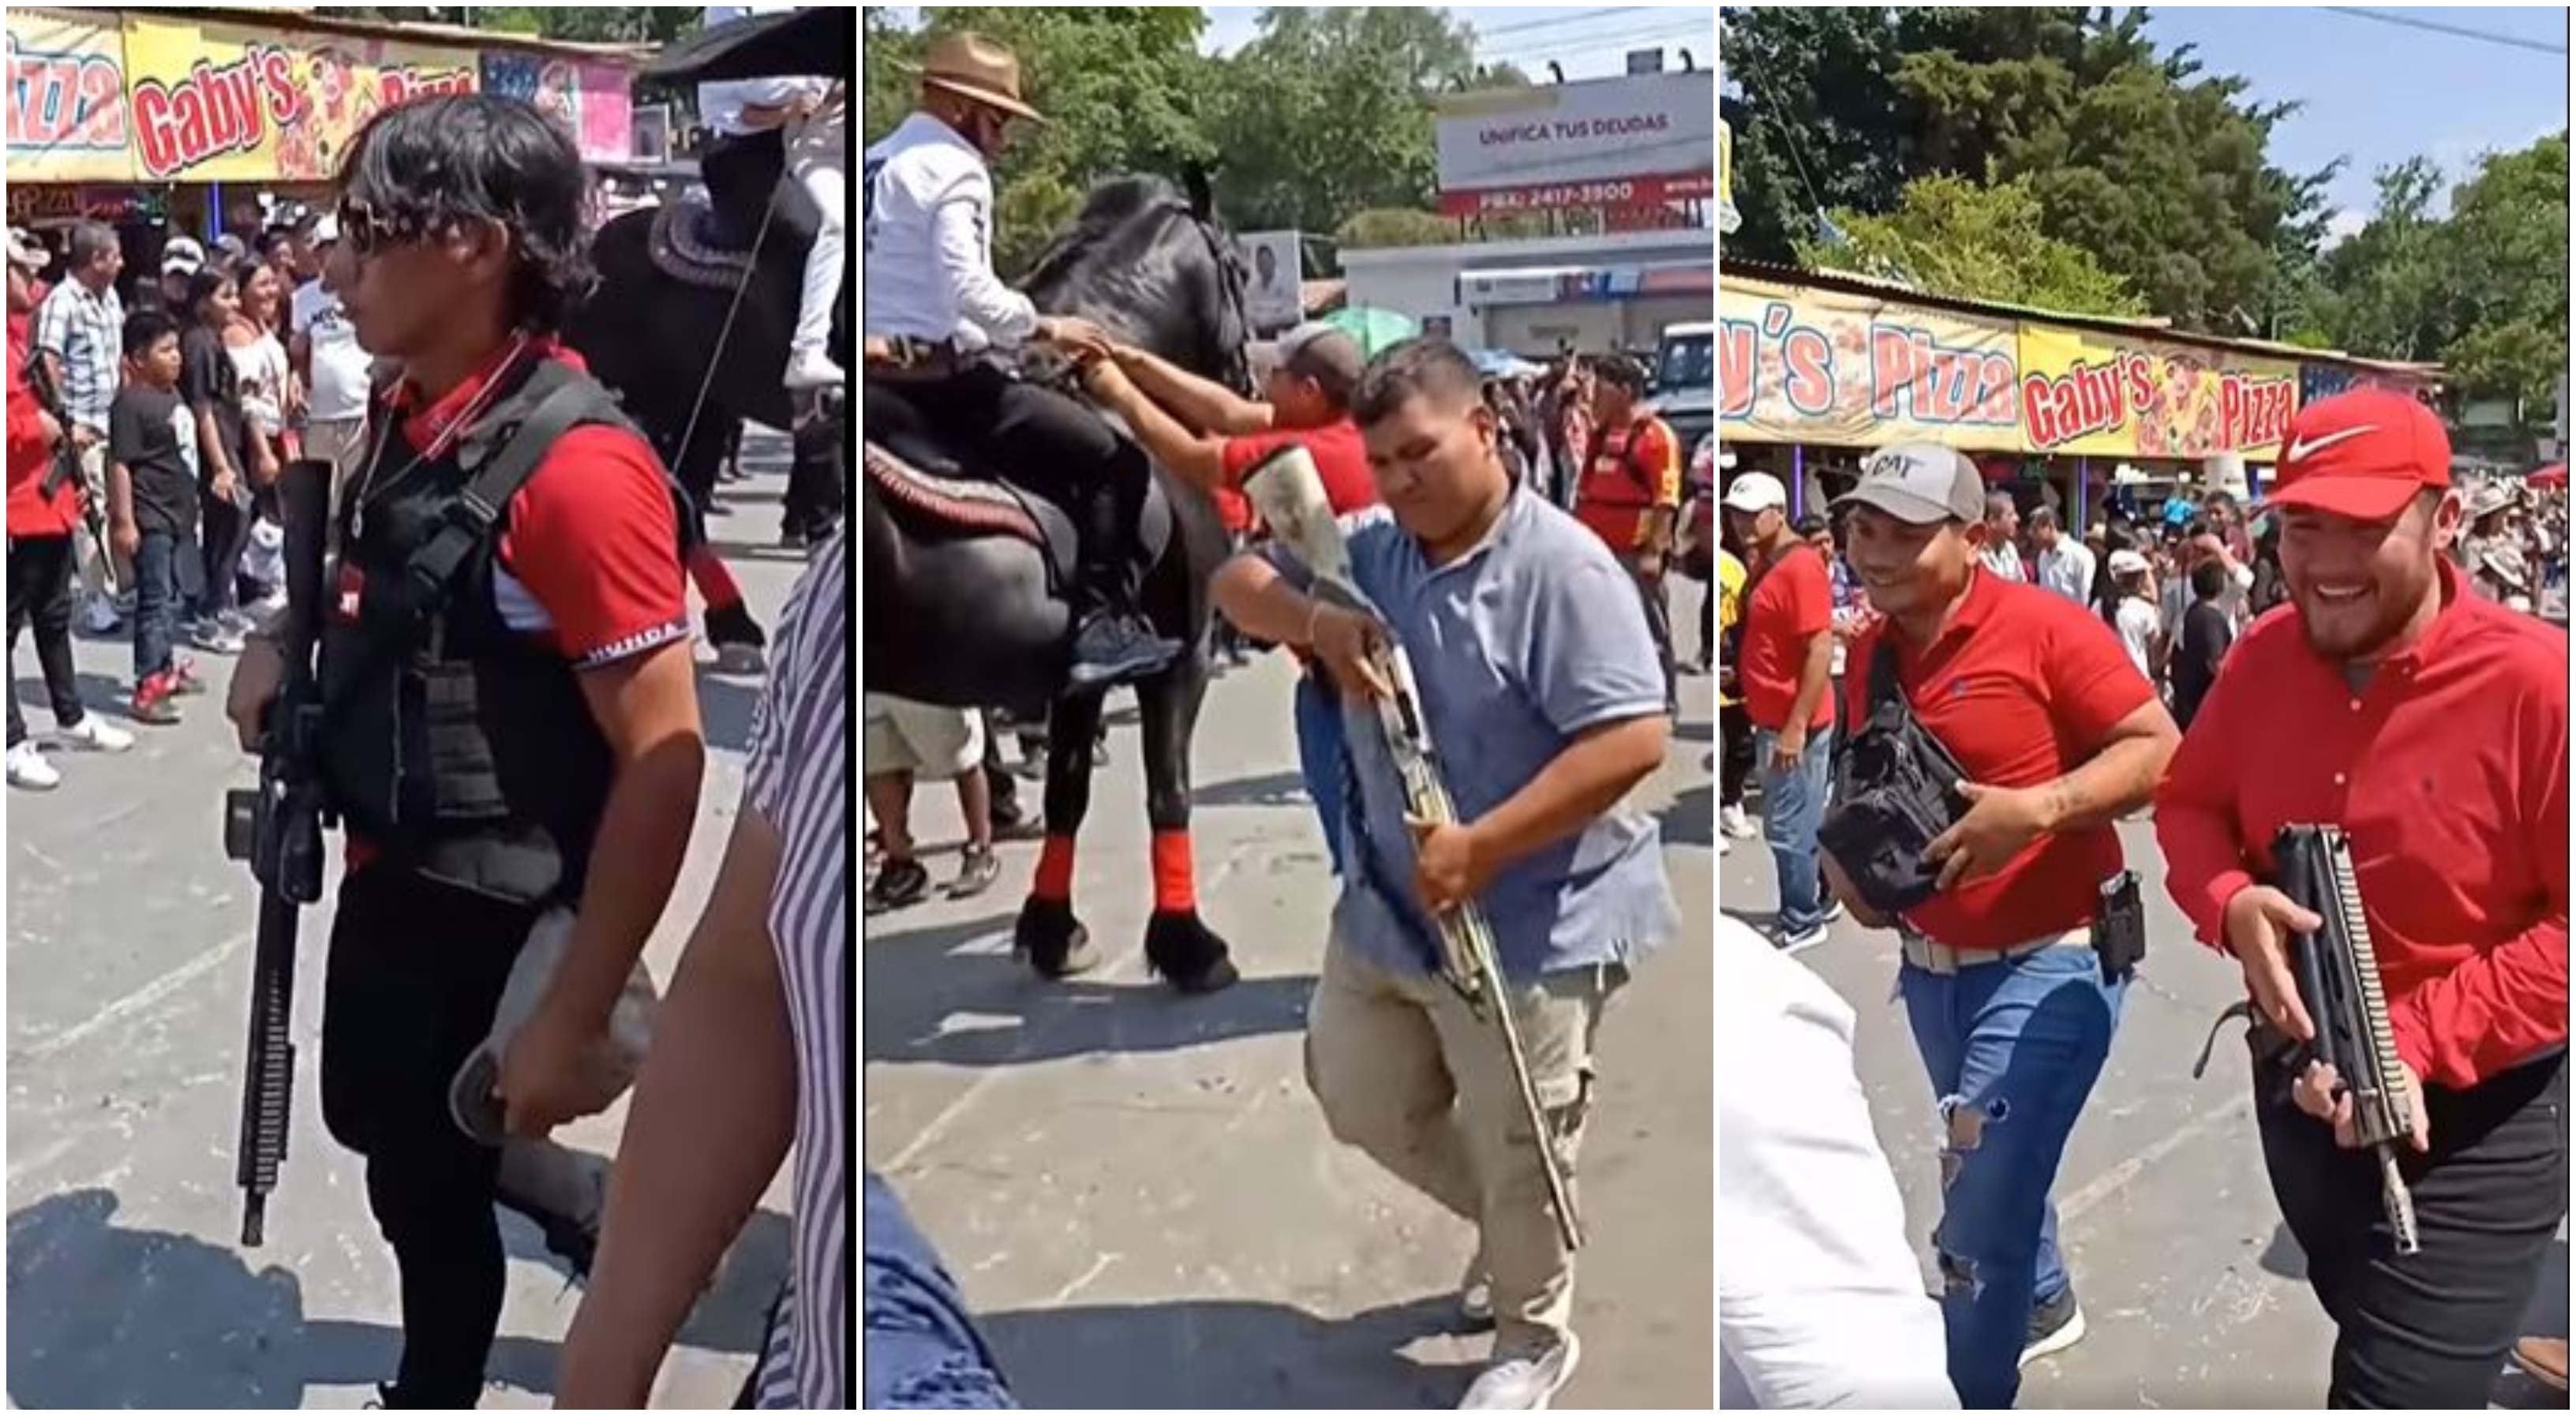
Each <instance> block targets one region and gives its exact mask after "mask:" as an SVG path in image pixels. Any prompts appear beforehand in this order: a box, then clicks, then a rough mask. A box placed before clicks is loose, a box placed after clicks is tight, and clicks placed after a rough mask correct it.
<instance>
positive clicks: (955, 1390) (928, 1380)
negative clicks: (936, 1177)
mask: <svg viewBox="0 0 2576 1416" xmlns="http://www.w3.org/2000/svg"><path fill="white" fill-rule="evenodd" d="M864 1194H865V1200H864V1205H865V1215H864V1226H865V1233H866V1236H867V1269H866V1277H865V1279H864V1284H865V1287H866V1304H865V1312H866V1323H867V1351H866V1356H865V1360H864V1362H863V1363H862V1366H863V1368H864V1370H865V1373H866V1376H867V1393H866V1395H867V1402H866V1406H867V1409H869V1410H871V1411H930V1410H945V1411H960V1410H978V1411H999V1410H1006V1409H1010V1408H1013V1407H1016V1406H1018V1405H1019V1403H1018V1402H1017V1401H1014V1400H1013V1399H1012V1398H1011V1390H1010V1387H1009V1385H1008V1384H1007V1383H1005V1382H1004V1380H1003V1378H1002V1372H1001V1368H1000V1365H999V1364H998V1363H996V1362H995V1361H994V1360H993V1349H992V1348H991V1347H989V1346H987V1345H986V1344H985V1341H984V1335H983V1333H982V1332H981V1331H979V1330H978V1329H977V1328H976V1326H975V1317H974V1315H973V1314H972V1313H970V1312H968V1311H967V1309H966V1296H965V1295H964V1294H962V1293H960V1292H958V1291H957V1282H956V1280H955V1279H953V1278H951V1277H949V1275H948V1270H947V1268H946V1266H945V1265H943V1264H941V1263H940V1261H939V1251H938V1250H936V1249H934V1248H932V1247H931V1245H930V1239H929V1237H928V1236H926V1235H924V1234H923V1233H922V1232H921V1230H920V1229H919V1228H918V1227H916V1226H915V1225H914V1224H913V1222H912V1215H911V1213H910V1212H908V1211H907V1210H905V1209H904V1207H903V1201H902V1200H900V1199H897V1198H896V1197H895V1193H894V1191H893V1190H891V1189H888V1188H887V1186H886V1183H885V1181H884V1180H883V1179H880V1178H879V1177H878V1175H877V1173H876V1172H875V1171H873V1170H872V1171H869V1172H868V1174H867V1180H866V1184H865V1189H864Z"/></svg>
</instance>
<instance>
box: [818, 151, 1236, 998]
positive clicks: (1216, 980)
mask: <svg viewBox="0 0 2576 1416" xmlns="http://www.w3.org/2000/svg"><path fill="white" fill-rule="evenodd" d="M1211 205H1212V204H1211V202H1210V199H1209V197H1208V194H1207V190H1206V183H1205V181H1204V179H1203V178H1198V177H1193V179H1192V181H1191V187H1190V191H1189V193H1188V195H1187V196H1186V197H1185V196H1184V195H1183V193H1182V192H1181V190H1180V189H1178V188H1176V187H1175V186H1174V185H1172V184H1171V183H1168V182H1164V181H1162V180H1159V179H1155V178H1143V177H1127V178H1119V179H1115V180H1112V181H1109V182H1106V183H1103V184H1102V185H1101V186H1099V187H1098V188H1096V189H1095V190H1094V191H1093V192H1092V194H1091V196H1090V199H1089V201H1088V202H1087V203H1086V204H1085V206H1084V209H1083V213H1082V216H1081V218H1080V220H1079V221H1078V222H1077V223H1076V224H1075V226H1074V227H1073V228H1072V230H1070V231H1069V232H1067V233H1066V234H1065V235H1064V236H1062V237H1061V238H1059V239H1058V240H1057V241H1056V242H1055V244H1054V245H1053V246H1052V247H1050V248H1049V249H1048V250H1047V252H1046V253H1045V254H1044V255H1043V256H1041V257H1040V258H1039V261H1038V263H1037V265H1036V267H1035V269H1034V271H1033V272H1032V273H1031V275H1030V276H1029V278H1028V280H1027V281H1026V282H1024V288H1025V289H1026V290H1027V292H1028V294H1029V296H1030V298H1031V299H1033V300H1034V301H1036V303H1037V305H1038V307H1039V308H1040V309H1042V310H1045V311H1047V312H1048V313H1050V314H1063V315H1079V316H1082V317H1084V318H1086V319H1090V320H1092V321H1094V322H1096V323H1098V324H1100V325H1102V326H1103V327H1105V328H1107V329H1109V330H1110V331H1111V332H1112V333H1113V334H1115V335H1116V336H1117V337H1119V338H1120V339H1122V340H1124V341H1126V342H1128V343H1132V344H1135V345H1137V346H1139V347H1142V348H1145V349H1148V350H1151V351H1153V352H1154V353H1156V354H1159V355H1161V356H1163V357H1164V358H1167V359H1169V360H1171V361H1172V362H1174V363H1176V364H1178V365H1180V366H1182V367H1184V368H1187V369H1190V370H1191V371H1193V372H1195V373H1198V374H1201V375H1203V376H1205V377H1209V378H1213V379H1217V380H1220V381H1222V382H1225V383H1227V384H1230V385H1232V386H1234V387H1236V388H1239V389H1245V390H1246V391H1248V390H1249V384H1250V376H1249V370H1248V365H1247V356H1246V350H1245V346H1246V344H1247V342H1248V341H1249V339H1250V337H1251V326H1250V321H1249V320H1248V319H1247V318H1246V316H1245V313H1244V307H1243V289H1244V280H1245V277H1244V270H1243V265H1242V261H1241V259H1240V258H1239V257H1238V256H1237V255H1236V254H1235V249H1234V245H1233V243H1232V242H1231V241H1230V240H1229V239H1227V238H1226V237H1225V236H1224V235H1223V234H1222V233H1221V232H1219V231H1218V230H1217V228H1216V227H1215V225H1214V222H1213V216H1212V212H1211ZM1027 372H1028V376H1030V377H1041V378H1056V377H1062V376H1064V374H1065V370H1063V369H1062V368H1061V367H1060V365H1057V364H1053V363H1050V362H1048V361H1046V360H1045V359H1044V356H1040V360H1039V362H1037V363H1035V364H1034V365H1033V366H1032V367H1031V368H1030V369H1029V370H1028V371H1027ZM863 431H869V430H867V429H864V428H863ZM880 437H882V434H880V433H873V432H872V433H871V439H870V441H869V443H868V447H867V450H866V462H867V469H866V475H865V476H863V477H862V478H861V482H860V518H861V520H860V536H861V540H860V550H859V554H860V569H861V573H862V575H863V576H864V587H865V588H864V590H863V592H862V595H861V600H860V612H861V617H862V621H863V624H862V629H861V633H862V635H863V636H864V640H863V642H864V647H865V652H866V656H867V657H866V663H867V676H868V682H867V687H868V688H869V689H870V690H873V691H878V692H884V693H890V694H893V695H895V696H897V697H901V698H908V699H913V700H915V701H919V702H926V703H941V704H949V705H953V706H956V707H963V708H982V707H1008V708H1012V709H1015V710H1023V711H1028V710H1042V711H1045V712H1046V713H1048V715H1049V717H1050V724H1049V732H1048V752H1047V781H1046V826H1047V832H1048V835H1047V843H1046V848H1045V854H1044V856H1043V857H1042V858H1041V862H1040V865H1039V869H1038V877H1037V880H1036V883H1035V885H1034V887H1033V888H1032V890H1031V891H1030V894H1029V897H1028V899H1027V901H1026V902H1025V903H1024V904H1023V905H1022V907H1021V910H1020V916H1019V923H1018V927H1017V930H1016V935H1015V942H1016V944H1017V946H1018V948H1019V950H1020V951H1021V952H1022V953H1024V954H1025V955H1026V956H1027V957H1028V959H1029V961H1030V963H1031V964H1032V965H1033V966H1034V967H1035V968H1036V969H1037V970H1038V972H1039V973H1041V974H1043V975H1045V976H1048V977H1061V976H1063V975H1065V974H1069V973H1075V972H1079V971H1081V970H1082V969H1085V968H1088V967H1090V966H1091V965H1092V964H1093V963H1095V962H1096V960H1097V955H1096V952H1095V951H1094V950H1093V949H1092V948H1091V946H1090V942H1089V933H1088V931H1087V930H1085V929H1084V928H1083V926H1082V924H1081V922H1080V921H1079V920H1078V919H1076V918H1075V916H1074V913H1073V901H1072V877H1073V845H1074V837H1075V835H1076V833H1077V832H1078V831H1079V830H1080V828H1081V825H1082V820H1083V817H1084V815H1085V814H1086V813H1087V812H1088V810H1089V809H1090V805H1091V770H1092V759H1091V744H1092V741H1093V739H1094V737H1095V736H1096V735H1097V733H1098V729H1099V725H1100V718H1101V710H1102V699H1103V695H1102V694H1098V693H1092V694H1084V695H1077V696H1070V697H1066V696H1060V695H1062V694H1063V686H1064V670H1065V664H1066V641H1067V638H1068V627H1069V619H1070V611H1069V609H1068V607H1067V605H1066V603H1065V601H1064V599H1063V598H1062V596H1061V594H1060V593H1059V587H1060V586H1061V584H1062V583H1063V581H1064V579H1065V578H1066V576H1067V574H1068V573H1069V570H1070V566H1071V559H1070V546H1069V543H1068V541H1067V537H1068V536H1069V534H1070V523H1069V522H1067V521H1065V520H1064V519H1063V518H1062V517H1061V515H1060V513H1059V512H1057V511H1056V510H1055V509H1054V508H1052V507H1051V506H1049V505H1047V504H1046V503H1045V502H1044V501H1043V499H1041V498H1035V497H1033V496H1032V495H1031V494H1029V493H1027V492H1025V491H1017V492H1015V491H1007V490H1004V489H1003V488H1002V487H997V486H995V485H994V484H992V483H991V482H980V483H979V482H978V481H975V480H965V481H958V480H949V478H953V477H955V476H956V475H957V469H956V468H955V467H953V466H946V467H943V466H942V464H943V463H944V462H945V458H944V455H943V454H942V453H941V452H940V451H939V450H938V449H937V448H935V447H931V448H925V447H922V446H919V445H917V444H912V443H909V442H907V441H905V440H903V439H901V438H896V439H892V440H889V441H886V442H880V441H879V438H880ZM942 471H945V472H946V473H947V474H948V477H942V476H940V475H938V474H939V473H941V472H942ZM925 472H928V473H929V474H930V475H925ZM1011 474H1012V469H1009V468H975V469H972V470H971V471H970V472H968V473H967V474H966V475H967V477H968V478H970V479H975V478H982V477H988V476H998V477H999V478H1000V479H1002V482H1003V483H1005V484H1007V483H1008V482H1009V481H1010V479H1011ZM997 529H998V530H1000V531H1001V533H1002V534H992V533H993V532H994V531H995V530H997ZM1140 545H1141V551H1142V554H1144V555H1145V556H1146V557H1147V565H1146V569H1145V573H1144V577H1143V583H1142V588H1141V591H1140V595H1139V602H1140V608H1141V609H1142V610H1143V611H1144V613H1145V615H1146V617H1147V618H1148V619H1150V620H1151V621H1152V622H1153V625H1154V628H1155V631H1156V632H1157V633H1159V634H1163V635H1166V636H1169V637H1171V638H1174V639H1178V640H1180V641H1182V642H1183V643H1185V644H1187V645H1188V646H1190V647H1189V651H1188V652H1187V653H1186V654H1184V655H1183V656H1182V657H1181V658H1180V659H1179V660H1178V661H1177V662H1175V663H1174V665H1173V666H1172V667H1171V668H1169V669H1167V670H1165V671H1164V672H1163V673H1161V674H1159V675H1157V676H1156V677H1154V678H1151V679H1148V680H1146V681H1144V682H1143V683H1140V684H1138V685H1137V686H1136V698H1137V705H1138V707H1139V709H1140V712H1141V716H1142V719H1143V727H1144V754H1145V773H1146V803H1145V806H1146V815H1147V818H1148V820H1149V821H1150V823H1151V825H1152V828H1153V832H1154V848H1153V862H1154V900H1155V908H1154V914H1153V918H1152V921H1151V923H1150V924H1149V925H1148V926H1147V927H1146V932H1145V955H1146V958H1147V960H1148V961H1149V962H1150V963H1151V964H1152V966H1153V967H1154V969H1155V971H1156V972H1158V973H1160V974H1161V975H1162V976H1163V977H1164V978H1165V979H1167V980H1169V981H1170V982H1171V983H1172V984H1173V986H1175V987H1176V988H1179V989H1181V990H1182V991H1184V992H1207V991H1212V990H1214V989H1219V988H1223V987H1225V986H1226V985H1227V984H1230V983H1232V982H1233V981H1234V979H1235V969H1234V965H1233V964H1232V962H1231V961H1230V960H1229V959H1228V958H1227V950H1226V946H1225V941H1224V940H1223V939H1221V938H1219V937H1218V936H1217V935H1216V934H1215V933H1214V932H1213V931H1211V930H1210V929H1208V927H1207V926H1206V925H1205V924H1204V923H1203V922H1202V921H1201V920H1200V918H1199V914H1198V908H1197V902H1196V899H1195V898H1194V896H1193V894H1192V882H1191V872H1192V869H1193V865H1192V859H1191V852H1190V839H1189V824H1190V739H1191V736H1192V734H1193V732H1194V731H1195V730H1196V728H1197V724H1198V712H1199V704H1200V702H1201V701H1202V700H1203V699H1204V698H1205V697H1206V694H1207V685H1208V657H1207V644H1208V625H1209V619H1210V612H1211V607H1210V603H1209V599H1208V580H1209V577H1210V576H1211V575H1212V574H1213V573H1214V572H1215V570H1216V567H1217V565H1218V564H1219V563H1220V562H1221V561H1223V560H1224V558H1225V556H1226V554H1227V550H1228V545H1227V539H1226V533H1225V528H1224V526H1223V524H1222V522H1221V521H1220V520H1219V518H1218V516H1217V511H1216V507H1215V505H1214V503H1213V502H1211V501H1210V500H1209V498H1208V496H1207V494H1206V493H1205V492H1203V491H1201V490H1199V489H1198V488H1196V487H1194V486H1192V485H1190V484H1188V483H1186V482H1183V481H1181V480H1179V479H1177V478H1174V477H1172V476H1170V475H1169V474H1167V473H1164V472H1162V471H1160V470H1157V472H1156V473H1155V484H1154V490H1153V493H1152V494H1151V496H1150V498H1149V500H1148V505H1147V510H1146V514H1145V518H1144V526H1143V531H1142V533H1141V536H1140Z"/></svg>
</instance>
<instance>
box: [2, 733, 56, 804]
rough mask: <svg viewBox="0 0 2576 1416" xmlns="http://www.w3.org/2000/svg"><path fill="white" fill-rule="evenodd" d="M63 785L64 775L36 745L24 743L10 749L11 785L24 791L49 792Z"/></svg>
mask: <svg viewBox="0 0 2576 1416" xmlns="http://www.w3.org/2000/svg"><path fill="white" fill-rule="evenodd" d="M62 784H63V774H62V773H60V772H57V771H55V770H54V764H52V763H50V762H47V761H46V760H45V756H44V754H43V753H40V752H38V751H36V745H35V744H34V743H32V742H22V743H20V744H18V745H17V746H16V747H13V748H11V749H9V785H11V786H13V787H16V788H18V789H20V790H22V791H30V792H49V791H52V790H53V789H54V788H56V787H59V786H61V785H62Z"/></svg>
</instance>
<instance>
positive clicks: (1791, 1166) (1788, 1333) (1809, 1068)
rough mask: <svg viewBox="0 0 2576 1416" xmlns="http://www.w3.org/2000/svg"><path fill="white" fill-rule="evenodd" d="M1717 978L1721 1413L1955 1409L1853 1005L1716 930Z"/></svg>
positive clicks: (1935, 1316)
mask: <svg viewBox="0 0 2576 1416" xmlns="http://www.w3.org/2000/svg"><path fill="white" fill-rule="evenodd" d="M1717 972H1718V976H1719V977H1721V978H1724V979H1725V980H1726V986H1725V987H1723V988H1721V989H1719V990H1718V1008H1717V1013H1718V1015H1717V1067H1718V1072H1717V1074H1718V1078H1719V1081H1718V1091H1717V1109H1718V1118H1717V1125H1718V1135H1719V1136H1721V1137H1723V1138H1724V1139H1723V1142H1722V1143H1721V1144H1720V1145H1719V1146H1718V1149H1717V1162H1718V1170H1717V1218H1718V1241H1717V1263H1718V1267H1717V1332H1718V1352H1717V1369H1718V1370H1717V1391H1718V1398H1717V1404H1718V1406H1719V1408H1720V1409H1730V1408H1744V1407H1772V1408H1798V1409H1810V1408H1819V1407H1867V1408H1877V1409H1889V1408H1910V1409H1917V1410H1919V1409H1924V1408H1934V1409H1941V1410H1956V1409H1958V1405H1959V1398H1958V1394H1957V1393H1956V1392H1955V1391H1954V1390H1952V1388H1951V1386H1950V1378H1949V1356H1948V1349H1947V1344H1946V1341H1945V1338H1944V1336H1943V1332H1942V1326H1941V1309H1940V1307H1939V1305H1938V1304H1936V1303H1934V1302H1933V1301H1932V1299H1931V1298H1930V1297H1928V1296H1927V1295H1926V1294H1925V1293H1924V1288H1923V1274H1922V1270H1921V1269H1920V1268H1919V1267H1917V1265H1916V1263H1915V1259H1914V1251H1913V1249H1912V1247H1911V1246H1910V1244H1909V1243H1908V1241H1907V1238H1906V1229H1905V1201H1904V1199H1903V1197H1902V1196H1900V1195H1899V1194H1898V1193H1897V1189H1896V1176H1895V1174H1894V1173H1893V1172H1892V1171H1890V1170H1889V1169H1888V1163H1887V1154H1886V1152H1885V1151H1883V1150H1881V1149H1880V1148H1879V1144H1878V1135H1877V1133H1876V1132H1875V1131H1874V1130H1872V1129H1871V1126H1870V1117H1869V1097H1868V1094H1867V1093H1865V1092H1864V1091H1862V1090H1861V1084H1860V1077H1859V1075H1858V1074H1857V1073H1856V1072H1854V1071H1853V1069H1852V1010H1851V1007H1850V1005H1848V1004H1846V1003H1844V1002H1843V1000H1842V998H1841V997H1840V996H1839V995H1837V994H1836V993H1835V992H1834V991H1833V989H1831V988H1829V987H1827V986H1826V984H1825V982H1824V980H1822V979H1819V978H1817V977H1816V976H1815V975H1814V974H1812V973H1810V972H1808V971H1807V969H1806V967H1805V966H1804V965H1802V964H1799V963H1797V962H1795V961H1793V960H1791V959H1788V958H1785V957H1782V955H1781V954H1780V952H1779V950H1778V949H1776V948H1774V947H1773V946H1772V944H1771V943H1770V942H1769V941H1768V940H1765V939H1764V938H1763V937H1762V936H1761V935H1759V934H1756V933H1755V932H1753V930H1752V929H1751V928H1750V927H1748V926H1746V925H1745V924H1743V923H1742V922H1740V921H1738V920H1735V919H1733V918H1731V917H1728V916H1724V915H1721V916H1719V917H1718V921H1717ZM1927 1160H1928V1157H1927Z"/></svg>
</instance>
